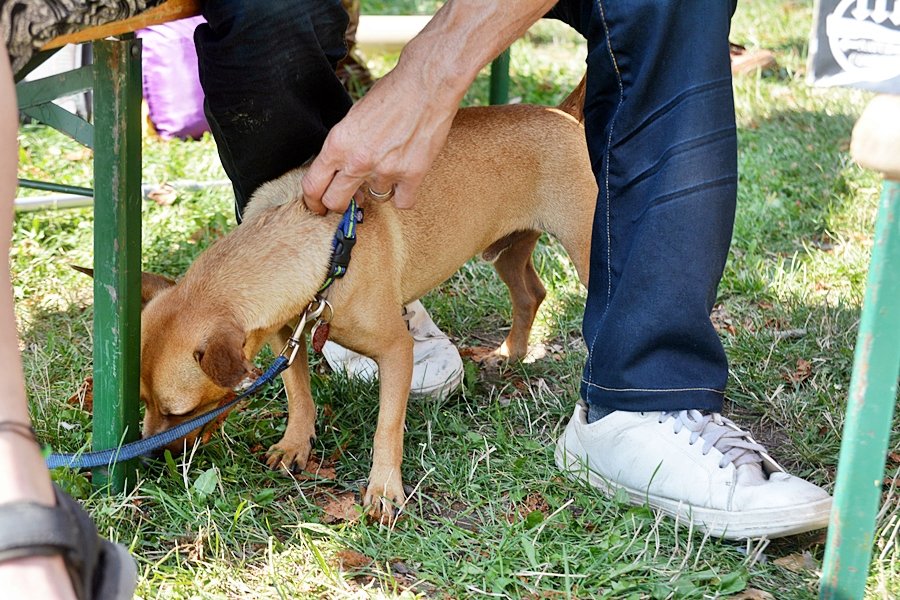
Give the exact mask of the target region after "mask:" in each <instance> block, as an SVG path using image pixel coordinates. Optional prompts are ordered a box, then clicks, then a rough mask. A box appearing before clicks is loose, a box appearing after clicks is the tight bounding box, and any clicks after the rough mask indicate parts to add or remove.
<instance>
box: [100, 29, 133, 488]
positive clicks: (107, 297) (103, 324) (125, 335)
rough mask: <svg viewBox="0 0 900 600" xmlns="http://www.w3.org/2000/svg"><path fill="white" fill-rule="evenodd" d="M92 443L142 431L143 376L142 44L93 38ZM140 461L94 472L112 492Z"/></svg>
mask: <svg viewBox="0 0 900 600" xmlns="http://www.w3.org/2000/svg"><path fill="white" fill-rule="evenodd" d="M94 69H95V71H94V434H93V447H94V449H95V450H102V449H106V448H115V447H117V446H118V445H120V444H121V443H122V442H126V441H131V440H134V439H137V437H138V436H139V429H138V416H139V410H138V409H139V407H138V394H139V387H138V386H139V377H140V331H141V330H140V318H141V297H140V268H141V123H140V106H141V46H140V40H106V41H102V42H96V43H95V44H94ZM135 475H136V463H135V461H130V462H129V463H124V464H119V465H116V466H115V467H114V468H112V469H107V468H104V469H98V470H96V471H95V472H94V484H95V486H104V485H107V484H108V485H109V486H110V490H111V491H112V492H113V493H118V492H120V491H122V490H124V489H125V487H126V485H133V484H134V481H135Z"/></svg>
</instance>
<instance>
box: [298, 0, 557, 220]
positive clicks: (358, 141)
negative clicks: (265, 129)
mask: <svg viewBox="0 0 900 600" xmlns="http://www.w3.org/2000/svg"><path fill="white" fill-rule="evenodd" d="M554 4H556V0H516V1H515V2H511V1H501V2H497V1H496V0H449V1H448V2H447V4H445V5H444V6H443V8H441V9H440V10H439V11H438V12H437V13H436V14H435V16H434V18H433V19H432V20H431V22H429V24H428V26H427V27H425V29H423V30H422V32H421V33H419V35H417V36H416V37H415V38H414V39H413V40H411V41H410V42H409V44H407V46H406V48H404V50H403V52H402V53H401V55H400V60H399V62H398V64H397V66H396V67H395V68H394V69H393V70H392V71H391V72H390V73H388V74H387V75H386V76H385V77H384V78H382V79H381V80H380V81H378V82H377V83H376V84H375V85H374V86H373V87H372V89H371V90H369V92H368V93H367V94H366V96H365V97H364V98H363V99H362V100H361V101H359V102H358V103H357V104H355V105H354V106H353V108H351V109H350V112H349V113H348V114H347V116H346V117H345V118H344V119H343V120H342V121H341V122H340V123H338V124H337V125H336V126H335V127H334V128H333V129H332V130H331V133H329V135H328V137H327V139H326V140H325V144H324V146H323V147H322V151H321V153H320V154H319V155H318V157H317V158H316V159H315V160H314V161H313V163H312V165H311V166H310V169H309V171H308V173H307V174H306V177H305V178H304V179H303V193H304V200H305V202H306V205H307V206H308V207H309V208H310V209H312V210H313V211H314V212H317V213H319V214H324V213H325V212H326V209H330V210H335V211H342V210H344V209H346V207H347V205H348V204H349V202H350V198H351V197H352V196H353V194H354V193H356V191H357V190H358V189H359V188H360V187H361V186H362V185H363V184H368V185H369V186H370V187H371V189H372V190H374V191H376V192H386V191H387V190H389V189H390V188H391V186H393V187H394V190H395V194H394V198H393V200H394V203H395V204H396V205H397V206H398V207H400V208H409V207H411V206H412V205H413V203H414V202H415V199H416V198H415V194H416V189H417V188H418V187H419V184H420V183H421V182H422V179H423V178H424V176H425V173H426V172H427V171H428V169H429V168H430V167H431V163H432V162H433V161H434V159H435V157H436V156H437V154H438V152H440V150H441V148H442V147H443V145H444V142H445V141H446V139H447V133H448V132H449V130H450V124H451V123H452V122H453V117H454V116H455V115H456V111H457V110H458V108H459V102H460V100H462V97H463V96H464V95H465V93H466V90H467V89H468V88H469V85H470V84H471V83H472V81H474V79H475V77H476V76H477V75H478V72H479V71H480V70H481V69H482V67H484V66H485V65H486V64H487V63H488V62H489V61H490V60H492V59H493V58H494V57H496V56H497V55H498V54H499V53H500V52H502V51H503V50H504V49H506V48H507V47H508V46H509V45H510V44H511V43H512V42H513V41H515V40H516V39H517V38H518V37H520V36H521V35H522V34H523V33H525V31H526V30H527V29H528V28H529V27H530V26H531V25H532V24H533V23H535V22H536V21H537V20H538V19H540V18H541V17H542V16H543V15H544V14H546V12H547V11H548V10H550V8H552V7H553V5H554Z"/></svg>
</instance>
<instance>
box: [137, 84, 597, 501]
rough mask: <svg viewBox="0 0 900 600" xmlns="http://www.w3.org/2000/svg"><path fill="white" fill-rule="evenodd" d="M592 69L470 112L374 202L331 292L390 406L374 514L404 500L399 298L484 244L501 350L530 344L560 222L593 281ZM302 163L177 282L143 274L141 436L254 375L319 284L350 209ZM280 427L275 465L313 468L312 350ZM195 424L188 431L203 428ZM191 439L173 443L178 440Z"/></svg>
mask: <svg viewBox="0 0 900 600" xmlns="http://www.w3.org/2000/svg"><path fill="white" fill-rule="evenodd" d="M582 102H583V82H582V84H581V85H580V86H579V88H578V89H577V90H576V91H575V92H573V93H572V95H570V96H569V98H568V99H567V100H566V101H565V102H564V103H563V104H562V105H561V106H560V108H559V109H556V108H549V107H538V106H525V105H518V106H493V107H484V108H466V109H462V110H460V111H459V114H458V116H457V117H456V120H455V121H454V123H453V127H452V129H451V131H450V135H449V138H448V140H447V144H446V146H445V148H444V149H443V151H442V152H441V153H440V155H439V157H438V159H437V161H436V162H435V164H434V166H433V167H432V168H431V171H430V172H429V174H428V176H427V177H426V178H425V180H424V182H423V183H422V186H421V187H420V189H419V192H418V194H419V198H420V200H419V202H418V203H417V204H416V205H415V208H413V209H411V210H397V209H396V208H395V207H394V206H393V205H392V204H389V203H386V204H378V203H374V202H370V203H368V204H367V206H366V208H365V220H364V222H363V223H362V224H360V225H359V227H358V242H357V244H356V247H355V249H354V251H353V260H352V261H351V263H350V267H349V269H348V272H347V275H346V276H345V277H344V278H343V279H339V280H338V281H336V282H335V283H334V285H333V286H332V287H331V288H329V290H328V291H327V299H328V301H329V302H330V303H331V305H332V306H333V307H334V311H333V313H334V314H333V317H332V318H331V323H330V338H331V339H333V340H334V341H336V342H338V343H339V344H341V345H343V346H345V347H348V348H350V349H352V350H355V351H357V352H359V353H362V354H364V355H366V356H370V357H371V358H373V359H374V360H375V361H376V362H377V363H378V367H379V373H380V380H381V381H380V407H379V412H378V424H377V429H376V431H375V438H374V444H373V445H374V448H373V462H372V470H371V473H370V476H369V486H368V490H367V492H366V494H365V498H364V503H365V504H366V506H368V507H369V510H370V512H371V513H372V514H374V515H376V516H381V515H386V516H390V515H391V514H392V512H393V511H392V507H397V506H401V505H402V504H403V502H404V500H405V497H404V491H403V485H402V482H401V477H400V462H401V458H402V455H403V427H404V419H405V416H406V402H407V397H408V395H409V390H410V382H411V378H412V365H413V357H412V356H413V353H412V346H413V340H412V338H411V337H410V335H409V333H408V331H407V326H406V322H405V321H404V320H403V318H402V310H401V309H402V307H403V306H404V305H405V304H406V303H408V302H411V301H412V300H415V299H416V298H419V297H420V296H422V295H423V294H425V293H426V292H428V291H429V290H431V289H432V288H434V287H435V286H437V285H439V284H440V283H441V282H443V281H444V280H446V279H447V278H448V277H450V276H451V275H453V274H454V273H455V272H456V270H457V269H458V268H459V267H460V266H462V265H463V264H464V263H465V262H466V261H467V260H469V259H470V258H472V257H473V256H475V255H477V254H478V253H480V252H483V253H484V256H485V258H488V259H490V260H493V261H494V265H495V267H496V269H497V271H498V273H499V274H500V277H501V278H502V279H503V281H504V282H505V283H506V285H507V286H508V287H509V291H510V297H511V300H512V307H513V323H512V328H511V329H510V332H509V335H508V336H507V338H506V340H505V341H504V342H503V344H502V346H500V348H498V349H497V351H496V353H497V355H498V356H500V357H503V358H512V359H515V358H521V357H523V356H524V355H525V353H526V351H527V343H528V335H529V332H530V329H531V325H532V322H533V320H534V317H535V314H536V312H537V310H538V307H539V305H540V303H541V301H542V300H543V299H544V295H545V290H544V286H543V285H542V284H541V282H540V279H539V278H538V276H537V273H536V272H535V270H534V266H533V264H532V260H531V254H532V251H533V249H534V246H535V244H536V242H537V239H538V237H539V236H540V232H541V231H546V232H549V233H551V234H553V235H554V236H556V237H557V238H558V239H559V240H560V242H561V243H562V245H563V247H564V248H565V249H566V251H567V252H568V253H569V256H570V257H571V259H572V261H573V262H574V264H575V268H576V269H577V271H578V274H579V277H580V278H581V281H582V282H583V283H584V284H585V285H586V284H587V278H588V263H589V254H590V239H591V238H590V235H591V226H592V222H593V214H594V204H595V201H596V197H597V186H596V184H595V181H594V177H593V174H592V173H591V167H590V163H589V160H588V154H587V147H586V144H585V139H584V128H583V127H582V125H581V123H580V118H581V106H582ZM301 179H302V171H301V170H295V171H292V172H289V173H287V174H286V175H284V176H282V177H281V178H279V179H277V180H274V181H272V182H269V183H267V184H266V185H264V186H262V187H261V188H260V189H259V190H258V191H257V192H256V193H255V194H254V196H253V199H252V201H251V202H250V204H249V206H248V207H247V211H246V214H245V215H244V221H243V223H242V224H241V225H240V226H239V227H237V228H236V229H235V230H234V231H232V232H231V233H229V234H228V235H226V236H225V237H224V238H222V239H221V240H219V241H218V242H217V243H215V244H214V245H213V246H212V247H211V248H209V249H208V250H207V251H206V252H204V253H203V254H202V255H200V256H199V257H198V258H197V260H196V262H194V264H193V265H192V266H191V268H190V269H189V270H188V271H187V273H186V274H185V276H184V278H183V279H182V280H181V281H180V282H178V283H177V284H175V283H173V282H171V281H169V280H166V279H164V278H155V277H153V276H145V277H144V297H145V299H146V300H147V304H146V306H145V308H144V310H143V312H142V319H141V321H142V322H141V398H143V400H144V401H145V402H146V404H147V410H146V414H145V417H144V435H151V434H154V433H157V432H159V431H162V430H164V429H168V428H170V427H173V426H174V425H177V424H178V423H180V422H181V421H183V420H185V419H186V418H187V417H193V416H196V415H199V414H202V413H204V412H207V411H209V410H211V409H213V408H214V407H215V406H216V405H217V404H219V402H220V401H221V400H222V399H223V397H225V396H226V395H227V394H229V392H230V391H231V389H232V388H233V387H234V386H235V385H236V384H238V383H239V382H241V381H242V380H244V379H245V378H247V377H248V376H249V375H250V374H251V368H252V365H251V363H250V360H251V359H252V358H253V357H254V356H255V355H256V354H257V352H258V351H259V350H260V348H261V347H262V346H263V344H264V343H266V342H268V343H270V344H271V346H272V347H273V349H275V350H276V351H278V350H280V349H281V348H282V347H283V346H284V344H285V342H286V341H287V338H288V337H289V336H290V334H291V328H290V326H289V325H290V324H291V323H292V322H296V319H297V318H298V315H299V314H300V313H301V312H302V311H303V310H304V308H305V307H306V306H307V305H308V303H309V302H310V301H311V300H312V299H313V298H314V296H315V294H316V290H317V289H318V288H319V286H320V285H321V284H322V282H323V281H324V279H325V277H326V273H327V270H328V267H329V263H330V260H331V246H332V238H333V236H334V233H335V229H336V227H337V225H338V222H339V220H340V218H341V215H339V214H334V213H331V214H329V215H327V216H325V217H319V216H316V215H314V214H312V213H311V212H310V211H309V210H307V209H306V207H305V205H304V204H303V202H302V200H301V199H300V198H301V196H302V192H301V187H300V182H301ZM282 377H283V380H284V384H285V388H286V390H287V396H288V424H287V429H286V431H285V433H284V437H283V438H282V439H281V441H279V442H278V443H277V444H275V445H274V446H272V447H271V448H270V449H269V452H268V455H267V462H268V465H269V466H270V467H272V468H277V467H285V468H288V469H293V468H303V467H304V466H305V464H306V460H307V457H308V455H309V453H310V450H311V445H312V441H313V439H314V436H315V415H316V411H315V407H314V405H313V400H312V395H311V393H310V384H309V370H308V365H307V357H306V355H305V352H300V353H299V355H298V357H297V360H296V361H295V362H294V364H293V366H292V367H291V368H290V369H288V370H287V371H286V372H285V373H284V374H283V375H282ZM195 437H196V434H193V435H191V436H189V438H188V442H193V439H194V438H195ZM182 445H183V442H177V443H176V444H174V445H173V447H172V448H171V449H172V450H180V449H181V447H182Z"/></svg>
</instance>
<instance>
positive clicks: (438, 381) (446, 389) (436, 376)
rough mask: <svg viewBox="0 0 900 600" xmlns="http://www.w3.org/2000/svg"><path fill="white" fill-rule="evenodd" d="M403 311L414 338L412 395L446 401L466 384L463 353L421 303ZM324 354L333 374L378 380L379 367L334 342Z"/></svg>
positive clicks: (413, 303)
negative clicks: (460, 353)
mask: <svg viewBox="0 0 900 600" xmlns="http://www.w3.org/2000/svg"><path fill="white" fill-rule="evenodd" d="M403 310H404V313H403V318H404V319H406V322H407V326H408V327H409V333H410V334H411V335H412V337H413V375H412V386H411V388H410V393H411V394H414V395H417V396H434V397H436V398H444V397H446V396H448V395H449V394H450V393H451V392H453V391H454V390H455V389H456V388H458V387H459V386H460V385H461V384H462V381H463V363H462V358H460V356H459V351H458V350H457V349H456V346H454V345H453V342H451V341H450V338H448V337H447V335H446V334H445V333H444V332H443V331H441V330H440V329H438V326H437V325H435V324H434V321H432V320H431V317H430V316H428V313H427V312H426V311H425V307H424V306H422V303H421V302H419V301H418V300H416V301H415V302H411V303H409V304H407V305H406V306H405V307H404V308H403ZM322 354H323V355H324V356H325V360H326V361H327V362H328V365H329V366H330V367H331V368H332V369H333V370H335V371H338V372H341V373H345V374H346V375H347V376H348V377H357V378H360V379H364V380H366V381H373V380H375V379H377V378H378V365H377V364H376V363H375V361H374V360H372V359H371V358H369V357H367V356H363V355H362V354H357V353H356V352H353V351H352V350H348V349H347V348H344V347H343V346H339V345H338V344H335V343H334V342H325V346H324V347H323V348H322Z"/></svg>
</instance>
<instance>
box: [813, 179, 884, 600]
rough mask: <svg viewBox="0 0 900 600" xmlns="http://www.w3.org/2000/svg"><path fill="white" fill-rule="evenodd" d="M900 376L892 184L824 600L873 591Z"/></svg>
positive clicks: (878, 243)
mask: <svg viewBox="0 0 900 600" xmlns="http://www.w3.org/2000/svg"><path fill="white" fill-rule="evenodd" d="M898 374H900V182H896V181H885V183H884V189H883V191H882V196H881V204H880V206H879V209H878V217H877V221H876V222H875V243H874V246H873V248H872V259H871V262H870V264H869V277H868V282H867V283H866V296H865V300H864V302H863V309H862V316H861V318H860V323H859V334H858V335H857V340H856V350H855V354H854V360H853V375H852V377H851V380H850V398H849V400H848V404H847V418H846V421H845V423H844V434H843V439H842V441H841V452H840V459H839V462H838V472H837V483H836V484H835V490H834V507H833V508H832V511H831V521H830V523H829V525H828V539H827V542H826V547H825V562H824V565H823V568H822V581H821V584H820V587H819V595H820V597H821V598H825V599H834V600H856V599H857V598H862V597H863V595H864V594H865V589H866V576H867V574H868V570H869V561H870V560H871V558H872V545H873V542H874V535H875V517H876V515H877V513H878V505H879V502H880V500H881V493H882V478H883V477H884V463H885V457H886V454H887V448H888V438H889V436H890V432H891V420H892V415H893V411H894V403H895V402H896V399H897V377H898Z"/></svg>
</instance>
